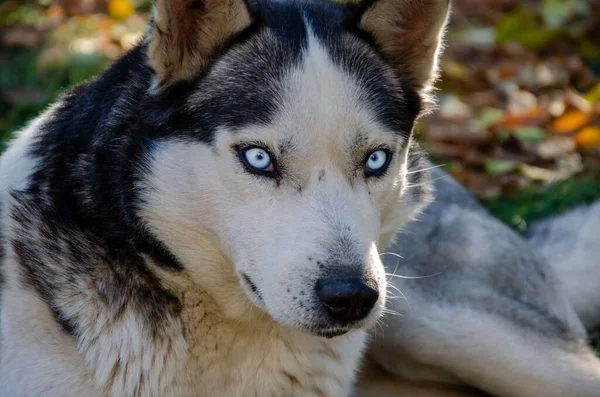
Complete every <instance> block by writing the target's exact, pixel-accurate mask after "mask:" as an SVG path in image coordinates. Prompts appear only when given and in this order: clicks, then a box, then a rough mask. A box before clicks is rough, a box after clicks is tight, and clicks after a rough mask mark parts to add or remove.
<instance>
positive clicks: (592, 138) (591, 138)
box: [575, 127, 600, 149]
mask: <svg viewBox="0 0 600 397" xmlns="http://www.w3.org/2000/svg"><path fill="white" fill-rule="evenodd" d="M575 144H576V145H577V147H578V148H579V149H592V148H595V147H596V146H599V145H600V128H598V127H585V128H584V129H582V130H581V131H579V132H578V133H577V135H575Z"/></svg>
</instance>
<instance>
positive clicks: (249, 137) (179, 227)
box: [139, 0, 449, 336]
mask: <svg viewBox="0 0 600 397" xmlns="http://www.w3.org/2000/svg"><path fill="white" fill-rule="evenodd" d="M448 3H449V1H448V0H378V1H365V2H363V3H352V4H343V3H333V2H326V1H303V2H301V1H288V2H284V1H280V2H277V1H275V0H272V1H266V0H265V1H260V2H251V1H249V2H246V1H244V0H227V1H223V0H170V1H169V0H158V1H157V4H156V7H155V10H154V14H153V22H152V23H151V24H150V29H149V33H148V36H147V39H146V44H145V45H146V46H147V54H148V61H149V64H150V66H151V68H152V70H153V83H152V86H151V87H150V90H151V93H150V95H151V96H152V97H153V101H154V104H155V106H156V107H155V110H154V112H155V113H156V114H158V115H159V116H155V117H154V121H153V122H149V123H148V125H147V129H148V131H151V132H149V133H148V134H149V135H151V136H152V144H151V145H149V147H151V149H150V150H149V151H148V162H147V163H146V165H147V169H146V170H145V171H144V172H143V173H142V175H143V176H142V178H141V179H142V180H141V182H140V185H139V186H140V190H141V192H142V193H141V195H142V202H143V204H142V205H141V210H140V211H141V213H142V217H143V219H145V220H146V222H147V224H148V225H149V227H150V229H151V230H152V231H153V233H155V234H156V235H157V237H158V238H159V239H161V240H162V241H163V242H165V244H166V245H167V246H168V247H169V249H171V250H172V251H173V253H174V254H175V255H176V256H177V257H178V258H179V259H180V261H181V262H182V263H183V265H184V266H185V267H186V269H187V271H189V272H190V273H191V274H193V275H195V276H194V277H195V279H197V280H198V282H200V283H202V285H203V287H204V288H206V289H207V290H209V291H211V293H212V294H213V295H216V296H218V295H219V294H220V295H224V296H227V297H229V298H230V300H231V299H232V298H234V299H239V291H244V293H245V295H246V296H247V298H249V299H250V301H252V302H253V303H254V304H255V305H258V306H260V307H262V308H264V310H266V311H267V312H268V313H269V315H270V316H271V317H272V318H273V319H275V320H276V321H277V322H278V323H280V324H282V325H285V326H290V327H294V328H297V329H302V330H305V331H308V332H312V333H314V334H320V335H325V336H334V335H337V334H342V333H345V332H347V331H349V330H351V329H356V328H361V327H366V326H368V325H371V324H372V323H373V322H374V321H375V320H376V319H377V318H378V316H379V315H380V314H381V312H382V310H383V307H384V302H385V296H386V278H385V272H384V268H383V265H382V263H381V261H380V259H379V251H378V249H379V248H383V247H384V246H385V245H386V244H387V243H388V242H389V240H390V239H391V238H392V236H393V235H394V234H395V232H396V231H397V230H398V228H399V227H400V226H401V225H402V224H403V223H404V222H405V221H406V220H408V219H409V218H410V217H411V216H412V214H414V212H415V211H416V210H417V209H418V207H419V205H421V204H423V203H424V202H425V201H426V198H425V192H426V190H427V189H426V188H425V186H424V184H425V181H424V180H423V177H424V171H421V170H419V169H418V168H420V167H422V166H423V165H422V162H421V160H420V157H419V154H418V153H416V151H415V150H414V145H412V144H411V131H412V128H413V124H414V122H415V120H416V118H417V117H418V116H419V114H420V113H421V111H422V109H423V107H424V103H425V102H426V96H427V91H428V90H429V88H430V85H431V82H432V80H433V79H434V76H435V70H436V63H437V56H438V52H439V47H440V36H441V32H442V30H443V27H444V25H445V21H446V18H447V13H448ZM419 179H421V180H419ZM411 181H412V182H413V183H412V186H411V184H410V182H411ZM227 280H228V281H227ZM232 280H235V282H234V283H232V282H231V281H232ZM233 284H235V288H234V287H232V286H233ZM240 286H241V289H240ZM223 299H225V298H223ZM217 300H219V298H217ZM243 300H245V301H246V302H248V299H245V298H243ZM228 305H229V306H231V305H232V302H229V303H228ZM246 308H247V306H246Z"/></svg>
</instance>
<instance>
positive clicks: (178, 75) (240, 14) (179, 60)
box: [147, 0, 252, 88]
mask: <svg viewBox="0 0 600 397" xmlns="http://www.w3.org/2000/svg"><path fill="white" fill-rule="evenodd" d="M251 23H252V18H251V14H250V11H249V9H248V7H247V4H246V1H245V0H155V4H154V9H153V15H152V19H151V21H150V26H149V34H150V36H149V37H148V38H147V40H148V60H149V62H150V66H151V67H152V69H154V72H155V82H154V86H155V88H160V87H164V86H167V85H169V84H172V83H175V82H178V81H181V80H185V79H189V78H191V77H193V76H195V75H197V74H198V73H199V72H200V71H201V70H202V68H203V67H204V66H205V65H206V63H207V61H208V60H209V59H210V57H211V55H213V54H214V53H215V51H216V50H217V49H218V48H219V47H220V46H222V45H223V44H224V43H225V42H226V41H227V40H228V39H230V38H231V37H232V36H233V35H235V34H236V33H239V32H241V31H242V30H244V29H245V28H247V27H248V26H250V24H251Z"/></svg>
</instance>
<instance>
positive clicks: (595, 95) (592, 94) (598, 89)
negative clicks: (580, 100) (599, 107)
mask: <svg viewBox="0 0 600 397" xmlns="http://www.w3.org/2000/svg"><path fill="white" fill-rule="evenodd" d="M584 98H585V99H586V100H587V101H588V102H590V103H594V102H597V101H600V83H598V84H597V85H596V86H595V87H594V88H592V89H591V90H590V91H589V92H588V93H587V94H585V96H584Z"/></svg>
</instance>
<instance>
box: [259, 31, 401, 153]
mask: <svg viewBox="0 0 600 397" xmlns="http://www.w3.org/2000/svg"><path fill="white" fill-rule="evenodd" d="M307 25H308V24H307ZM307 35H308V37H307V46H306V48H305V50H304V53H303V56H302V63H300V64H299V65H297V66H295V67H294V68H293V69H292V70H291V71H290V73H289V74H288V76H287V77H286V79H285V81H284V84H283V93H282V95H281V103H280V104H279V106H278V110H277V112H276V113H275V116H274V118H273V120H272V123H270V124H271V126H270V127H271V128H268V129H267V130H266V131H264V132H263V133H262V134H265V135H272V136H270V137H268V138H266V139H267V140H269V141H272V142H279V144H278V147H279V148H280V150H281V152H280V154H281V155H286V154H289V155H295V154H300V153H313V154H321V155H326V157H332V155H333V157H338V156H343V157H348V154H349V153H350V152H353V151H355V150H357V149H364V148H366V147H367V146H369V145H371V146H377V145H381V144H386V145H388V146H392V147H395V146H396V145H402V144H403V143H404V142H405V141H406V139H405V138H404V137H403V136H402V135H399V134H397V133H396V132H394V131H392V130H390V129H389V128H388V127H387V126H386V125H385V124H384V123H382V122H380V121H379V120H378V117H377V114H376V112H375V111H374V110H373V108H372V105H371V104H370V103H369V101H368V100H366V97H367V96H368V95H369V93H368V92H366V91H365V89H364V87H363V86H362V85H361V83H360V82H359V81H357V80H356V78H355V76H353V75H352V74H351V73H349V72H348V71H347V70H345V69H344V68H342V67H340V66H339V65H337V64H336V63H335V62H334V61H333V59H332V58H331V55H330V53H329V51H328V49H327V48H326V47H325V46H324V45H323V43H322V42H321V41H320V40H318V38H317V36H315V34H314V33H313V32H312V30H311V29H310V28H307ZM262 134H261V135H262Z"/></svg>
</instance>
